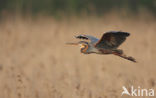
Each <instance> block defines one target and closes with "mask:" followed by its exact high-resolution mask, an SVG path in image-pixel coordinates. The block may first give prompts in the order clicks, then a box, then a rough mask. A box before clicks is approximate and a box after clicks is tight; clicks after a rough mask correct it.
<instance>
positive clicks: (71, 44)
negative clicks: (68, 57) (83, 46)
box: [66, 43, 78, 45]
mask: <svg viewBox="0 0 156 98" xmlns="http://www.w3.org/2000/svg"><path fill="white" fill-rule="evenodd" d="M66 44H67V45H78V43H66Z"/></svg>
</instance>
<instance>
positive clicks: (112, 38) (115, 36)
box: [66, 31, 136, 62]
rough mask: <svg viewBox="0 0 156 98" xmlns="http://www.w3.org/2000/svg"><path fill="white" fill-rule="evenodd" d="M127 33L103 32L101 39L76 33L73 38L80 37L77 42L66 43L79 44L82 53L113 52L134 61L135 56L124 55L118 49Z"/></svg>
mask: <svg viewBox="0 0 156 98" xmlns="http://www.w3.org/2000/svg"><path fill="white" fill-rule="evenodd" d="M129 35H130V33H128V32H122V31H108V32H105V33H104V34H103V36H102V37H101V39H98V38H96V37H94V36H91V35H78V36H75V38H77V39H80V41H79V42H75V43H66V44H68V45H79V46H80V52H81V53H84V54H92V53H96V54H113V55H116V56H119V57H122V58H124V59H127V60H130V61H132V62H136V60H135V58H133V57H131V56H127V55H125V54H124V52H123V50H122V49H118V47H119V46H120V45H121V44H122V43H123V42H124V41H125V40H126V38H127V37H128V36H129Z"/></svg>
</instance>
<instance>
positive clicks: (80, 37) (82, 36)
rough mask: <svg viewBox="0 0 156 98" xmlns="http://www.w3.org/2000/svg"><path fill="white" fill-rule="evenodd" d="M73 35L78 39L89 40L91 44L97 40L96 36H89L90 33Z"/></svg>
mask: <svg viewBox="0 0 156 98" xmlns="http://www.w3.org/2000/svg"><path fill="white" fill-rule="evenodd" d="M75 37H76V38H78V39H85V40H90V41H91V44H95V43H97V42H98V41H99V39H98V38H96V37H93V36H90V35H78V36H75Z"/></svg>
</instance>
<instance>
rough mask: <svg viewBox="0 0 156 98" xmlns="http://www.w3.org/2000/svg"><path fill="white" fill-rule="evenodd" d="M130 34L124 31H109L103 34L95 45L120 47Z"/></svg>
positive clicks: (110, 47)
mask: <svg viewBox="0 0 156 98" xmlns="http://www.w3.org/2000/svg"><path fill="white" fill-rule="evenodd" d="M129 35H130V34H129V33H128V32H122V31H109V32H106V33H104V34H103V36H102V38H101V39H100V40H99V41H98V42H97V43H96V45H95V47H97V48H105V49H114V48H117V47H119V46H120V45H121V44H122V43H123V42H124V41H125V40H126V37H128V36H129Z"/></svg>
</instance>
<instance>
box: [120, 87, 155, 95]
mask: <svg viewBox="0 0 156 98" xmlns="http://www.w3.org/2000/svg"><path fill="white" fill-rule="evenodd" d="M122 89H123V91H122V93H121V96H123V95H128V96H154V89H142V88H140V86H138V88H134V87H133V86H131V87H130V91H128V89H127V88H126V87H125V86H123V87H122Z"/></svg>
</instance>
